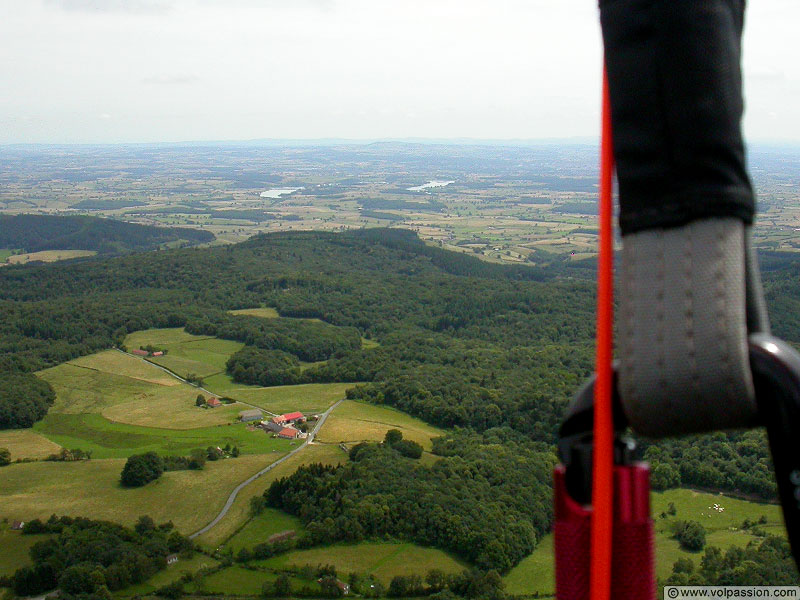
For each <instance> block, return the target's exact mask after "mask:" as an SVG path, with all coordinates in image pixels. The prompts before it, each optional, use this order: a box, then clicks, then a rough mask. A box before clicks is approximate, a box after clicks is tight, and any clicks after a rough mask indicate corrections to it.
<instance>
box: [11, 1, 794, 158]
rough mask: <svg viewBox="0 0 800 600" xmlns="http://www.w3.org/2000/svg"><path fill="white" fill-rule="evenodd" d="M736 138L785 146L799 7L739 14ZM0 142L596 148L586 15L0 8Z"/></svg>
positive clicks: (759, 5) (594, 50)
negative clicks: (459, 142) (346, 141)
mask: <svg viewBox="0 0 800 600" xmlns="http://www.w3.org/2000/svg"><path fill="white" fill-rule="evenodd" d="M748 10H749V12H748V18H747V26H746V34H745V57H744V67H745V91H746V97H747V115H746V120H745V130H746V133H747V135H748V138H750V139H751V140H784V141H793V142H798V141H800V60H798V57H800V39H798V35H797V30H798V28H800V3H798V2H797V0H754V1H753V2H751V3H750V7H749V9H748ZM0 40H2V41H0V143H19V142H58V143H60V142H129V141H130V142H143V141H183V140H247V139H256V138H325V137H341V138H387V137H392V138H405V137H427V138H451V137H471V138H494V139H498V138H502V139H505V138H525V139H537V138H554V137H555V138H568V137H575V136H579V137H585V136H589V137H593V136H595V135H596V132H597V124H598V119H599V117H598V114H599V110H598V106H599V86H600V83H599V81H600V77H599V74H600V68H601V44H600V34H599V25H598V22H597V9H596V2H595V0H519V1H516V0H453V1H449V0H0Z"/></svg>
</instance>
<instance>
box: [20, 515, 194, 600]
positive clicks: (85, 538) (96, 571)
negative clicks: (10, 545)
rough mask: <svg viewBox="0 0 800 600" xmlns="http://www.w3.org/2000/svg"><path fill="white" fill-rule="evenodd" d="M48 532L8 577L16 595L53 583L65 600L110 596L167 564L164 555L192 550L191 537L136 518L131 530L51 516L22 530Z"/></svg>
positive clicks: (44, 588)
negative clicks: (26, 564)
mask: <svg viewBox="0 0 800 600" xmlns="http://www.w3.org/2000/svg"><path fill="white" fill-rule="evenodd" d="M41 533H48V534H52V535H51V536H50V537H48V538H46V539H44V540H42V541H39V542H36V543H35V544H34V545H33V546H32V547H31V550H30V555H31V558H32V559H33V565H32V566H29V567H22V568H20V569H18V570H17V571H16V572H15V573H14V575H13V576H12V577H11V578H10V584H11V587H12V588H13V589H14V593H15V594H16V595H18V596H33V595H35V594H40V593H42V592H48V591H50V590H52V589H53V588H55V587H56V586H58V588H59V590H60V593H59V598H65V599H66V600H71V599H75V600H110V598H111V591H114V590H119V589H122V588H124V587H127V586H129V585H131V584H134V583H139V582H141V581H144V580H146V579H148V578H149V577H151V576H152V575H153V574H155V573H156V572H157V571H159V570H161V569H163V568H165V567H166V566H167V556H168V555H169V554H172V553H181V554H183V556H185V557H188V556H190V555H191V553H192V552H193V544H192V542H191V540H189V539H188V538H186V537H184V536H182V535H181V534H180V533H178V532H177V531H174V530H173V527H172V524H171V523H167V524H163V525H158V526H157V525H156V524H155V523H154V522H153V520H152V519H151V518H149V517H141V518H140V519H139V521H138V522H137V524H136V526H135V527H134V528H133V529H129V528H127V527H123V526H122V525H117V524H115V523H108V522H105V521H92V520H90V519H84V518H77V519H73V518H71V517H60V518H59V517H56V516H55V515H53V516H52V517H50V519H49V520H47V521H46V522H44V523H43V522H41V521H39V520H33V521H30V522H29V523H27V524H26V525H25V529H24V530H23V534H29V535H30V534H41Z"/></svg>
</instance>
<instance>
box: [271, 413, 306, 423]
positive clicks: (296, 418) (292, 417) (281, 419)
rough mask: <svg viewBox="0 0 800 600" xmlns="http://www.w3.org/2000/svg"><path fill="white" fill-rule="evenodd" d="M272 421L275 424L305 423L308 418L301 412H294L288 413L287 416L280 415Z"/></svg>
mask: <svg viewBox="0 0 800 600" xmlns="http://www.w3.org/2000/svg"><path fill="white" fill-rule="evenodd" d="M272 421H273V422H274V423H297V422H300V423H305V421H306V418H305V417H304V416H303V413H301V412H292V413H286V414H285V415H278V416H277V417H273V418H272Z"/></svg>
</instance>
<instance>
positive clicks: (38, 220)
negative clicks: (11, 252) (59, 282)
mask: <svg viewBox="0 0 800 600" xmlns="http://www.w3.org/2000/svg"><path fill="white" fill-rule="evenodd" d="M213 239H214V234H212V233H211V232H209V231H200V230H198V229H184V228H177V227H154V226H152V225H138V224H136V223H125V222H124V221H115V220H113V219H101V218H98V217H88V216H79V215H75V216H55V215H0V248H8V249H21V250H23V251H25V252H39V251H41V250H95V251H97V252H98V253H99V254H123V253H126V252H133V251H139V250H153V249H155V248H158V247H160V246H162V245H163V244H166V243H169V242H178V241H180V240H183V241H185V242H187V243H189V244H199V243H203V242H210V241H212V240H213Z"/></svg>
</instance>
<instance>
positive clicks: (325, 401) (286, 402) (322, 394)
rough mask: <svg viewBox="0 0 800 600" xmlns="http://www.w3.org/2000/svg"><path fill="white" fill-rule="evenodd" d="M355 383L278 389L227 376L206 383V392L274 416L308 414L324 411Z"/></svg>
mask: <svg viewBox="0 0 800 600" xmlns="http://www.w3.org/2000/svg"><path fill="white" fill-rule="evenodd" d="M354 385H356V384H354V383H306V384H302V385H281V386H276V387H255V386H246V385H242V384H241V383H234V382H233V381H232V380H231V378H230V377H229V376H228V375H225V374H223V373H221V374H219V375H214V376H213V377H210V378H208V379H206V380H205V381H204V386H205V387H206V389H208V390H211V391H212V392H215V393H217V394H219V395H220V396H228V397H230V398H233V399H235V400H239V401H241V402H246V403H248V404H253V405H255V406H258V407H259V408H263V409H265V410H268V411H270V412H274V413H278V414H280V413H285V412H293V411H295V410H299V411H300V412H302V413H305V414H314V413H318V412H323V411H325V410H326V409H328V408H329V407H330V406H332V405H333V404H335V403H336V402H338V401H339V400H341V399H343V398H344V397H345V392H346V391H347V389H348V388H351V387H353V386H354Z"/></svg>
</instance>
